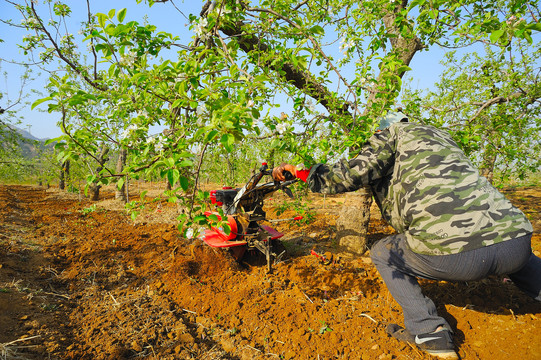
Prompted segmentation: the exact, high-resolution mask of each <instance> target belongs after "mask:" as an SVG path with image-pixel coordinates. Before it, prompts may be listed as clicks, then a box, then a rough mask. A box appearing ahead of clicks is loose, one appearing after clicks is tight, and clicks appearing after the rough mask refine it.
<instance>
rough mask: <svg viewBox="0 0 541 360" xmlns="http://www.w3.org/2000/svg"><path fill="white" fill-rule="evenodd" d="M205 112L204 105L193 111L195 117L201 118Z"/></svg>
mask: <svg viewBox="0 0 541 360" xmlns="http://www.w3.org/2000/svg"><path fill="white" fill-rule="evenodd" d="M205 111H207V107H206V106H205V104H203V105H199V106H198V107H197V109H195V114H196V115H197V116H201V115H203V114H204V113H205Z"/></svg>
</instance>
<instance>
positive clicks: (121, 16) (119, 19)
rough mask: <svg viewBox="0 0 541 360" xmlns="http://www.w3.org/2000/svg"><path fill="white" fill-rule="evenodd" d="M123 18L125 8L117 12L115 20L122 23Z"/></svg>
mask: <svg viewBox="0 0 541 360" xmlns="http://www.w3.org/2000/svg"><path fill="white" fill-rule="evenodd" d="M125 17H126V8H124V9H122V10H120V11H119V12H118V15H117V16H116V18H117V19H118V22H123V21H124V18H125Z"/></svg>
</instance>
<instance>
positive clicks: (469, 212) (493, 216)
mask: <svg viewBox="0 0 541 360" xmlns="http://www.w3.org/2000/svg"><path fill="white" fill-rule="evenodd" d="M307 182H308V184H309V186H310V188H311V189H312V191H314V192H321V193H327V194H335V193H342V192H347V191H354V190H357V189H359V188H361V187H363V186H370V187H371V188H372V192H373V194H374V198H375V200H376V202H377V204H378V205H379V207H380V210H381V213H382V215H383V217H384V219H385V220H387V222H388V223H389V224H390V225H391V226H393V227H394V228H395V229H396V231H398V232H399V233H405V235H406V238H407V240H408V245H409V246H410V248H411V249H412V250H413V251H415V252H417V253H421V254H428V255H444V254H455V253H459V252H461V251H467V250H473V249H477V248H480V247H483V246H488V245H491V244H495V243H498V242H502V241H506V240H510V239H514V238H517V237H520V236H523V235H526V234H529V233H531V232H532V231H533V229H532V225H531V224H530V223H529V221H528V220H527V219H526V217H525V216H524V214H523V213H522V212H521V211H520V210H519V209H517V208H516V207H514V206H513V205H512V204H511V203H510V202H509V201H508V200H507V199H506V198H505V197H504V196H503V195H502V194H501V193H500V192H499V191H498V190H497V189H495V188H494V187H493V186H492V185H491V184H490V183H489V182H488V181H487V180H486V179H485V178H484V177H482V176H480V175H479V172H478V170H477V169H476V168H475V167H474V166H473V165H472V163H471V162H470V160H469V159H468V158H467V157H466V156H465V155H464V153H463V152H462V150H460V148H459V147H458V146H457V144H456V143H455V142H454V141H453V140H452V138H451V137H450V136H449V134H448V133H446V132H444V131H442V130H439V129H437V128H434V127H432V126H424V125H418V124H411V123H396V124H393V125H391V126H390V127H389V128H388V129H386V130H384V131H381V132H378V133H376V134H375V135H374V136H372V137H371V138H370V139H369V141H368V142H367V143H366V144H365V145H364V146H363V148H362V149H361V152H360V153H359V155H357V156H356V157H355V158H353V159H352V160H349V161H347V160H342V161H340V162H338V163H336V164H334V165H326V164H318V165H316V166H313V167H312V169H311V171H310V175H309V176H308V179H307Z"/></svg>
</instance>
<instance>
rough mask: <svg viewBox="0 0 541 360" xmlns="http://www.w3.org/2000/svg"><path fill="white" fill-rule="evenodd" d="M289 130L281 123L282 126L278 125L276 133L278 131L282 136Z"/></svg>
mask: <svg viewBox="0 0 541 360" xmlns="http://www.w3.org/2000/svg"><path fill="white" fill-rule="evenodd" d="M286 130H287V125H286V124H284V123H281V124H278V125H276V131H278V133H279V134H280V135H282V134H283V133H285V132H286Z"/></svg>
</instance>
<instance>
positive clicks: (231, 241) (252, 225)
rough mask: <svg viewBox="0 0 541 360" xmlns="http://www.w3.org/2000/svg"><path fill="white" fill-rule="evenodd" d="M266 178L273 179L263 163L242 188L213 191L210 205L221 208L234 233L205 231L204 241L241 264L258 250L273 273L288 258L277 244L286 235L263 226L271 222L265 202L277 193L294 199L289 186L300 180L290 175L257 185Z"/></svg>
mask: <svg viewBox="0 0 541 360" xmlns="http://www.w3.org/2000/svg"><path fill="white" fill-rule="evenodd" d="M264 175H272V169H269V168H268V166H267V163H263V164H262V166H261V168H260V169H259V172H258V173H257V174H255V175H253V176H252V177H251V178H250V180H248V182H247V183H246V185H244V186H243V187H242V188H237V189H233V188H228V187H224V188H223V189H221V190H212V191H211V192H210V199H211V203H212V204H215V205H216V206H221V207H222V210H223V213H224V214H225V215H226V216H227V221H226V222H227V224H228V225H229V228H230V229H231V231H230V232H229V234H227V233H226V231H224V229H223V227H212V229H211V230H206V231H205V233H204V234H203V235H202V236H201V238H202V240H203V241H205V242H206V243H207V244H208V245H209V246H211V247H215V248H229V250H231V253H232V255H233V257H234V258H235V259H237V260H238V261H240V259H241V258H242V257H243V256H244V254H245V253H246V251H247V250H254V249H257V250H259V251H260V252H261V253H262V254H263V255H264V256H265V259H266V261H267V269H268V271H269V272H271V271H272V263H273V262H278V261H280V259H281V258H282V257H283V256H284V254H285V250H283V245H281V244H280V243H279V241H278V240H277V239H279V238H281V237H282V236H283V235H284V234H282V233H280V232H278V231H277V230H276V229H273V228H272V227H270V226H268V225H264V224H261V223H262V222H265V221H267V222H271V221H270V220H267V218H266V213H265V211H264V210H263V201H264V199H265V198H267V197H268V196H269V195H270V194H272V193H274V192H275V191H277V190H282V191H284V192H285V193H286V194H287V195H288V196H289V197H291V198H292V197H293V194H292V192H291V190H290V189H289V188H288V187H287V186H288V185H291V184H293V183H294V182H295V181H297V179H293V176H292V175H291V174H289V173H288V174H286V179H287V180H286V181H282V182H276V181H273V182H268V183H265V184H258V183H259V181H260V180H261V179H262V178H263V176H264ZM205 214H206V215H207V217H208V216H211V215H215V216H216V217H217V218H218V221H222V217H221V216H220V215H219V214H218V213H217V212H206V213H205ZM295 219H296V218H295Z"/></svg>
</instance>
